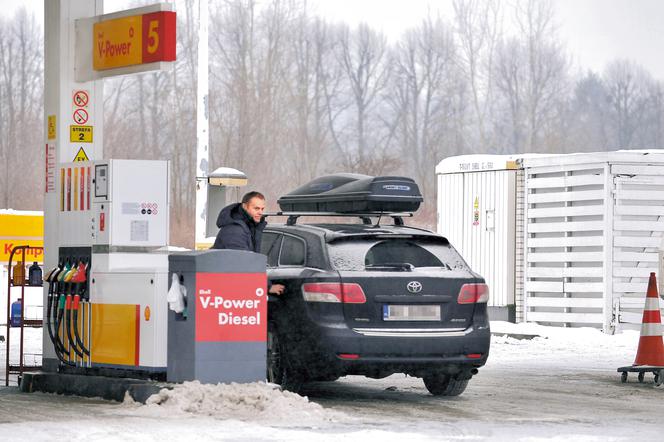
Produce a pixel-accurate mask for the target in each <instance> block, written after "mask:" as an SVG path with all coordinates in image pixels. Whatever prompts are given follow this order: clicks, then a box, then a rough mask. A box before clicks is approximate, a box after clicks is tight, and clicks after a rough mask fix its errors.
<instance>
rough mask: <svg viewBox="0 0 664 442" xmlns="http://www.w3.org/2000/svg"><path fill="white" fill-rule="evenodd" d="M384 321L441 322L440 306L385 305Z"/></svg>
mask: <svg viewBox="0 0 664 442" xmlns="http://www.w3.org/2000/svg"><path fill="white" fill-rule="evenodd" d="M383 320H384V321H440V306H439V305H390V304H384V305H383Z"/></svg>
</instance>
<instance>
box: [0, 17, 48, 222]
mask: <svg viewBox="0 0 664 442" xmlns="http://www.w3.org/2000/svg"><path fill="white" fill-rule="evenodd" d="M42 34H43V31H42V30H41V27H40V26H39V25H38V24H37V22H36V20H35V17H34V15H29V14H28V13H27V11H26V10H25V8H21V9H18V10H17V11H16V13H15V14H14V16H13V17H12V19H11V20H9V21H6V22H1V21H0V96H1V97H2V100H1V101H0V116H1V117H2V118H0V155H1V158H2V160H3V169H4V170H3V173H2V176H1V177H0V187H1V188H2V205H3V207H13V208H16V209H33V210H34V209H36V208H39V207H41V204H42V201H43V199H42V189H43V173H42V171H43V161H44V160H43V144H42V140H43V136H42V134H43V86H42V85H43V59H44V58H43V44H42V38H41V36H42Z"/></svg>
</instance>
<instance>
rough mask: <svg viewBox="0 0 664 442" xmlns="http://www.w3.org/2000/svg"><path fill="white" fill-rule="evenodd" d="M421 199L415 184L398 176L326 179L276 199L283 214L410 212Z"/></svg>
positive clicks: (346, 174) (340, 176)
mask: <svg viewBox="0 0 664 442" xmlns="http://www.w3.org/2000/svg"><path fill="white" fill-rule="evenodd" d="M421 202H422V195H421V194H420V189H419V188H418V187H417V184H416V183H415V181H413V180H412V179H410V178H405V177H398V176H381V177H372V176H368V175H359V174H351V173H338V174H334V175H327V176H323V177H320V178H316V179H315V180H313V181H311V182H309V183H307V184H305V185H304V186H302V187H299V188H297V189H295V190H294V191H292V192H290V193H288V194H286V195H284V196H282V197H281V198H279V201H278V203H279V207H281V210H282V211H284V212H336V213H367V212H391V213H394V212H414V211H416V210H417V209H418V208H419V207H420V203H421Z"/></svg>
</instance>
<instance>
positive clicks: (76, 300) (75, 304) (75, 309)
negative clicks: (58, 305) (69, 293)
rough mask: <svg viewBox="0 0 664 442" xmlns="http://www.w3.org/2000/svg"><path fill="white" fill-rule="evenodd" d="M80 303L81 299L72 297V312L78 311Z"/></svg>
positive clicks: (75, 296)
mask: <svg viewBox="0 0 664 442" xmlns="http://www.w3.org/2000/svg"><path fill="white" fill-rule="evenodd" d="M80 301H81V297H80V296H78V295H74V307H73V309H74V311H77V310H78V303H79V302H80Z"/></svg>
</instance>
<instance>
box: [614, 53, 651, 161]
mask: <svg viewBox="0 0 664 442" xmlns="http://www.w3.org/2000/svg"><path fill="white" fill-rule="evenodd" d="M603 78H604V83H605V84H606V88H607V92H608V97H609V104H610V109H611V112H610V114H609V118H610V119H611V123H612V124H611V126H612V127H613V130H612V133H613V134H614V139H613V142H614V143H617V145H616V146H615V147H618V148H622V149H626V148H630V147H636V146H635V141H636V134H637V131H638V130H639V128H640V127H641V125H643V123H644V122H645V121H646V112H647V107H648V100H649V93H650V88H651V87H652V84H653V80H652V78H651V77H650V74H648V73H647V72H646V71H645V70H644V69H643V68H642V67H640V66H638V65H636V64H634V63H632V62H629V61H626V60H617V61H614V62H612V63H610V64H609V65H608V66H607V67H606V70H605V72H604V76H603Z"/></svg>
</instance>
